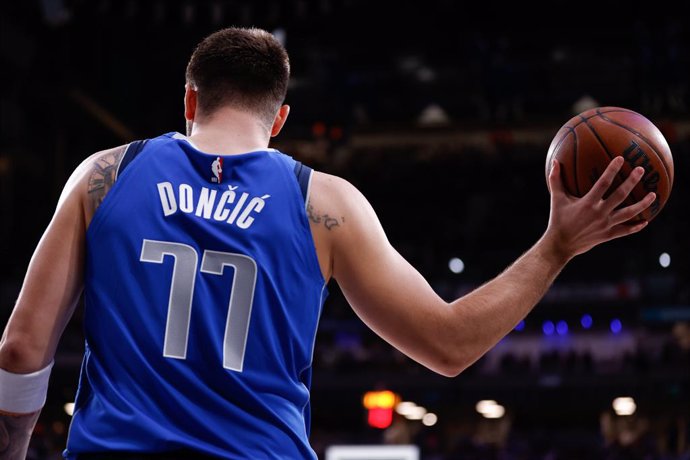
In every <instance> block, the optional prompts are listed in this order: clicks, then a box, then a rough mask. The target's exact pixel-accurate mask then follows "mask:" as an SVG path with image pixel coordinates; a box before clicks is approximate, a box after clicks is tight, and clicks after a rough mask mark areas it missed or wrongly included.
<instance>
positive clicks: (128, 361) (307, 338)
mask: <svg viewBox="0 0 690 460" xmlns="http://www.w3.org/2000/svg"><path fill="white" fill-rule="evenodd" d="M125 158H128V157H125ZM296 165H297V166H299V164H297V163H296V162H295V161H294V160H293V159H292V158H290V157H288V156H286V155H284V154H282V153H280V152H278V151H276V150H272V149H267V150H263V151H256V152H249V153H244V154H240V155H227V156H218V155H211V154H207V153H204V152H201V151H199V150H197V149H196V148H194V147H193V146H192V145H191V144H190V143H189V142H188V141H187V140H186V139H185V138H184V136H182V135H180V134H177V133H170V134H166V135H163V136H160V137H157V138H155V139H151V140H149V141H148V142H147V143H146V144H145V145H144V147H143V149H142V150H141V152H140V153H139V154H138V155H137V156H136V158H134V160H133V161H132V162H131V163H129V165H128V166H127V167H126V168H125V169H124V170H123V171H122V172H121V174H120V175H119V177H118V178H117V180H116V182H115V183H114V185H113V187H112V189H111V190H110V191H109V193H108V194H107V195H106V197H105V199H104V201H103V203H102V204H101V205H100V207H99V208H98V210H97V211H96V213H95V215H94V216H93V220H92V221H91V224H90V226H89V228H88V231H87V234H86V245H87V260H86V278H85V293H84V299H85V313H84V315H85V316H84V323H85V326H84V328H85V333H86V350H85V355H84V360H83V363H82V370H81V377H80V382H79V389H78V392H77V398H76V403H75V411H74V416H73V420H72V425H71V427H70V433H69V438H68V442H67V449H66V450H65V456H66V458H70V459H75V458H77V459H78V458H79V454H80V453H86V452H92V453H95V452H104V451H126V452H151V453H153V452H166V451H174V450H191V451H194V452H198V453H200V454H205V455H211V456H218V457H220V458H228V459H240V458H241V459H246V458H252V459H264V458H294V459H297V458H299V459H306V458H316V455H315V454H314V451H313V450H312V449H311V447H310V446H309V442H308V433H309V387H310V381H311V361H312V355H313V347H314V340H315V336H316V329H317V325H318V320H319V316H320V313H321V307H322V304H323V301H324V297H325V296H326V289H325V283H324V279H323V276H322V275H321V271H320V268H319V264H318V259H317V256H316V251H315V248H314V242H313V240H312V235H311V231H310V228H309V222H308V219H307V216H306V213H305V197H304V196H303V193H302V191H301V190H300V186H299V183H298V180H297V178H296V175H295V172H294V171H295V166H296Z"/></svg>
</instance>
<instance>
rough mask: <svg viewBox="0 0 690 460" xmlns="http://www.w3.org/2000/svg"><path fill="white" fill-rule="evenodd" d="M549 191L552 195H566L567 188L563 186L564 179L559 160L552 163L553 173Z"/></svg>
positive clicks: (550, 174)
mask: <svg viewBox="0 0 690 460" xmlns="http://www.w3.org/2000/svg"><path fill="white" fill-rule="evenodd" d="M549 191H550V192H551V195H563V194H565V187H564V186H563V178H562V177H561V164H560V163H559V162H558V160H553V161H552V162H551V171H550V172H549Z"/></svg>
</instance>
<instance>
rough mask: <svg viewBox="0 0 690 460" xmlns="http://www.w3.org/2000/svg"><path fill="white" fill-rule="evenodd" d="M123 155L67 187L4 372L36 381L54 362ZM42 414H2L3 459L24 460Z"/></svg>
mask: <svg viewBox="0 0 690 460" xmlns="http://www.w3.org/2000/svg"><path fill="white" fill-rule="evenodd" d="M123 152H124V148H122V147H118V148H115V149H110V150H106V151H103V152H99V153H97V154H95V155H93V156H91V157H90V158H88V159H87V160H85V161H84V162H83V163H82V164H81V165H80V166H79V167H78V168H77V169H76V170H75V172H74V173H73V174H72V176H71V177H70V179H69V180H68V182H67V184H66V185H65V188H64V190H63V192H62V194H61V196H60V199H59V201H58V204H57V208H56V211H55V214H54V216H53V218H52V220H51V222H50V224H49V225H48V228H47V229H46V231H45V233H44V234H43V237H42V238H41V240H40V242H39V243H38V246H37V248H36V251H35V252H34V255H33V257H32V258H31V262H30V264H29V268H28V271H27V275H26V278H25V280H24V285H23V286H22V289H21V292H20V294H19V298H18V300H17V303H16V305H15V308H14V310H13V312H12V316H11V317H10V320H9V322H8V323H7V327H6V328H5V331H4V334H3V336H2V341H1V342H0V370H1V371H4V372H7V373H12V374H15V375H30V374H32V373H36V372H39V371H40V370H41V369H45V368H46V367H47V366H49V365H50V363H51V362H52V361H53V357H54V355H55V349H56V348H57V344H58V342H59V340H60V336H61V335H62V332H63V331H64V329H65V326H66V325H67V322H68V321H69V319H70V318H71V316H72V313H73V312H74V309H75V307H76V305H77V301H78V299H79V296H80V295H81V292H82V286H83V270H84V248H85V243H84V239H85V233H86V228H87V226H88V222H90V220H91V217H92V216H93V213H94V211H95V210H96V208H97V207H98V205H100V203H101V202H102V201H103V198H104V197H105V194H106V193H107V192H108V190H110V188H111V187H112V185H113V182H114V180H115V170H116V168H117V164H118V163H119V159H120V158H121V156H122V154H123ZM0 409H1V408H0ZM39 414H40V410H38V411H33V412H30V413H14V412H7V411H0V459H17V458H23V456H24V455H25V453H26V449H27V447H28V443H29V439H30V436H31V432H32V431H33V427H34V425H35V424H36V420H38V416H39Z"/></svg>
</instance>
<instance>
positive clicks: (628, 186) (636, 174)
mask: <svg viewBox="0 0 690 460" xmlns="http://www.w3.org/2000/svg"><path fill="white" fill-rule="evenodd" d="M643 175H644V168H643V167H642V166H638V167H636V168H635V169H633V170H632V171H631V172H630V175H628V177H627V178H626V179H625V181H624V182H623V183H622V184H621V185H619V186H618V188H616V190H614V192H613V193H612V194H611V196H609V197H608V198H607V199H606V205H607V206H608V208H609V209H615V208H616V207H617V206H618V205H619V204H621V203H622V202H623V201H625V199H626V198H627V197H628V195H630V192H632V189H633V188H635V186H636V185H637V184H638V182H640V179H642V176H643Z"/></svg>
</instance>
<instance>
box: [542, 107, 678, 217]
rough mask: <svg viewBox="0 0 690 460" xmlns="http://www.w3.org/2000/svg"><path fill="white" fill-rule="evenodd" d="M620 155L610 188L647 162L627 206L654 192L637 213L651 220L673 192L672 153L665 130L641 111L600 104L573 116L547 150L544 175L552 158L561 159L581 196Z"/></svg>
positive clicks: (569, 186) (568, 182)
mask: <svg viewBox="0 0 690 460" xmlns="http://www.w3.org/2000/svg"><path fill="white" fill-rule="evenodd" d="M617 156H622V157H623V158H624V159H625V164H624V165H623V167H622V168H621V171H620V172H619V173H618V177H617V178H616V180H615V181H614V183H613V185H612V188H614V187H617V186H618V185H620V184H621V182H623V180H625V178H626V177H627V176H628V174H630V172H631V171H632V169H633V168H635V167H636V166H642V167H644V169H645V173H644V176H642V180H641V181H640V183H638V184H637V185H636V186H635V188H634V189H633V191H632V192H631V193H630V196H628V198H627V199H626V201H625V202H624V203H623V206H627V205H629V204H632V203H634V202H636V201H639V200H640V199H642V198H643V197H644V196H645V195H646V194H647V193H649V192H655V193H656V200H655V201H654V203H652V205H651V206H650V207H649V208H647V209H646V210H645V211H644V212H642V213H641V214H640V215H639V216H638V218H641V219H646V220H652V219H653V218H654V217H656V215H657V214H659V211H661V209H662V208H663V207H664V205H665V204H666V202H667V201H668V197H669V195H670V193H671V188H672V187H673V157H672V156H671V149H670V148H669V146H668V143H667V142H666V139H664V136H663V135H662V134H661V131H659V129H658V128H657V127H656V126H654V124H653V123H652V122H651V121H649V120H647V119H646V118H645V117H643V116H642V115H640V114H639V113H637V112H633V111H632V110H628V109H622V108H620V107H599V108H595V109H591V110H587V111H585V112H582V113H581V114H579V115H577V116H575V117H573V118H571V119H570V120H569V121H568V122H567V123H566V124H565V125H563V127H561V129H560V130H558V132H557V133H556V136H554V138H553V141H551V146H550V147H549V152H548V154H547V156H546V177H547V178H548V176H549V172H550V171H551V165H552V160H554V159H556V160H558V161H559V162H560V163H561V172H562V178H563V182H564V184H565V188H566V190H567V191H568V192H569V193H571V194H572V195H575V196H578V197H581V196H584V195H585V194H586V193H587V192H588V191H589V189H591V188H592V185H594V183H595V182H596V180H597V179H598V178H599V176H600V175H601V174H602V173H603V172H604V169H606V166H607V165H608V164H609V162H611V160H612V159H614V158H615V157H617ZM547 183H548V182H547Z"/></svg>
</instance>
